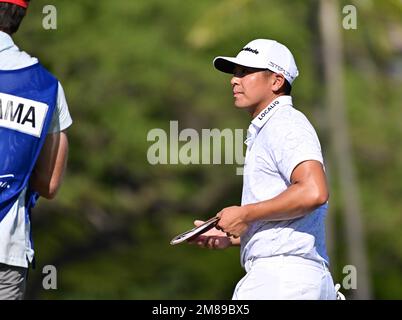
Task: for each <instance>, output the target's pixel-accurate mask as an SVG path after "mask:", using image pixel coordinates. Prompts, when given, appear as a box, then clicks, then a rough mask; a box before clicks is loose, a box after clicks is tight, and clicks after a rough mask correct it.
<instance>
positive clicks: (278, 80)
mask: <svg viewBox="0 0 402 320" xmlns="http://www.w3.org/2000/svg"><path fill="white" fill-rule="evenodd" d="M284 84H285V77H284V76H283V75H282V74H280V73H274V74H273V77H272V91H274V92H277V91H280V90H281V88H282V87H283V86H284Z"/></svg>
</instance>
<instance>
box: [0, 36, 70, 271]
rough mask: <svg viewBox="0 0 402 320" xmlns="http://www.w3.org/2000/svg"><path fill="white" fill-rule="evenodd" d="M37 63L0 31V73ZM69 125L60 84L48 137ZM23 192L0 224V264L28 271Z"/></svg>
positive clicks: (27, 228) (27, 224)
mask: <svg viewBox="0 0 402 320" xmlns="http://www.w3.org/2000/svg"><path fill="white" fill-rule="evenodd" d="M36 63H38V59H36V58H33V57H31V56H30V55H28V54H27V53H25V52H22V51H20V50H19V48H18V47H17V46H16V45H15V44H14V42H13V40H12V38H11V37H10V36H9V35H8V34H7V33H4V32H2V31H0V70H16V69H21V68H25V67H29V66H31V65H33V64H36ZM71 124H72V119H71V116H70V113H69V111H68V106H67V102H66V98H65V95H64V91H63V88H62V86H61V84H60V82H59V88H58V96H57V107H56V109H55V112H54V116H53V119H52V123H51V125H50V128H49V131H48V133H53V132H58V131H62V130H65V129H67V128H68V127H69V126H70V125H71ZM0 156H1V155H0ZM25 192H26V189H25V190H24V191H23V192H22V193H21V195H20V197H19V198H18V201H17V202H16V203H15V205H14V206H13V207H12V208H11V210H10V212H9V213H8V214H7V215H6V216H5V217H4V219H3V220H2V221H1V222H0V263H4V264H8V265H12V266H18V267H28V261H29V262H31V261H32V259H33V256H34V251H33V249H32V245H31V241H30V234H29V233H30V222H29V220H26V218H25Z"/></svg>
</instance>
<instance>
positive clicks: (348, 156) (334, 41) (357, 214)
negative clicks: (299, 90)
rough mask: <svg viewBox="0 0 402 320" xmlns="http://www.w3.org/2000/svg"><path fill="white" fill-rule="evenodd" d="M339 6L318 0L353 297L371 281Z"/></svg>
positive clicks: (367, 290) (364, 293) (364, 292)
mask: <svg viewBox="0 0 402 320" xmlns="http://www.w3.org/2000/svg"><path fill="white" fill-rule="evenodd" d="M340 11H341V9H340V8H339V6H338V1H337V0H321V1H320V14H319V16H320V30H321V38H322V40H321V42H322V55H323V61H324V71H325V84H326V104H327V110H328V119H329V125H330V137H331V144H332V146H331V148H332V154H333V160H334V161H333V166H332V167H333V170H334V172H333V173H335V171H336V172H337V174H338V177H339V187H340V195H341V197H342V199H343V203H344V208H343V210H342V212H343V213H344V219H343V221H344V226H345V231H346V240H347V249H348V261H349V263H348V264H351V265H353V266H355V267H356V269H357V290H353V291H352V297H353V298H355V299H370V298H371V285H370V278H369V274H368V270H367V257H366V250H365V243H364V235H363V233H364V232H363V226H362V219H361V210H360V204H359V188H358V183H357V179H356V173H355V170H354V166H353V159H352V152H351V146H350V143H349V135H348V125H347V120H346V111H345V108H346V107H345V97H344V90H343V73H342V66H343V56H342V50H343V48H342V40H341V28H342V17H341V15H340V14H339V13H340Z"/></svg>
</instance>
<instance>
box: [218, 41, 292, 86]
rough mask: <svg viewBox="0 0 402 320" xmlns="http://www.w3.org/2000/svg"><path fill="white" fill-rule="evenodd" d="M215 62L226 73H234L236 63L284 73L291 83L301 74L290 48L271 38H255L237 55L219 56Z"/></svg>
mask: <svg viewBox="0 0 402 320" xmlns="http://www.w3.org/2000/svg"><path fill="white" fill-rule="evenodd" d="M213 63H214V66H215V68H216V69H218V70H220V71H222V72H226V73H233V69H234V67H235V65H241V66H245V67H251V68H259V69H268V70H270V71H272V72H275V73H280V74H282V75H283V76H284V77H285V79H286V80H287V81H288V82H289V83H290V84H292V82H293V81H294V80H295V79H296V77H297V76H298V75H299V71H298V70H297V66H296V62H295V60H294V58H293V55H292V53H291V52H290V50H289V49H288V48H287V47H286V46H284V45H283V44H281V43H279V42H277V41H275V40H269V39H256V40H253V41H251V42H249V43H247V44H246V45H245V46H244V47H243V48H242V49H241V50H240V52H239V53H238V54H237V56H236V57H221V56H219V57H216V58H215V59H214V62H213Z"/></svg>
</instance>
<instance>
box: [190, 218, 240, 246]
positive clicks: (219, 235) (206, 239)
mask: <svg viewBox="0 0 402 320" xmlns="http://www.w3.org/2000/svg"><path fill="white" fill-rule="evenodd" d="M204 222H205V221H201V220H195V221H194V225H195V226H196V227H198V226H200V225H201V224H203V223H204ZM188 243H190V244H196V245H198V246H199V247H202V248H209V249H226V248H228V247H230V246H232V241H231V239H230V238H229V237H228V236H227V235H226V233H224V232H222V231H220V230H218V229H216V228H212V229H211V230H209V231H207V232H205V233H203V234H202V235H199V236H198V237H196V238H194V239H191V240H189V241H188ZM233 244H235V243H233Z"/></svg>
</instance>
